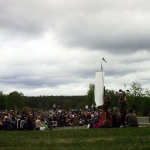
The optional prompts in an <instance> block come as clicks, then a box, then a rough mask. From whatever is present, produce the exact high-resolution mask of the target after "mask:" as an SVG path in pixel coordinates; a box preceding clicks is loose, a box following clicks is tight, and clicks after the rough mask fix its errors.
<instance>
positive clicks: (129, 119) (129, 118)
mask: <svg viewBox="0 0 150 150" xmlns="http://www.w3.org/2000/svg"><path fill="white" fill-rule="evenodd" d="M125 121H126V125H127V126H128V127H138V120H137V116H136V114H135V113H134V112H133V109H132V108H130V109H129V110H128V114H127V115H126V116H125Z"/></svg>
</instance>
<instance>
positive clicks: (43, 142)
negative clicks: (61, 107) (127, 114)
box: [0, 127, 150, 150]
mask: <svg viewBox="0 0 150 150" xmlns="http://www.w3.org/2000/svg"><path fill="white" fill-rule="evenodd" d="M149 149H150V127H133V128H99V129H68V130H65V129H64V130H59V129H54V130H44V131H0V150H149Z"/></svg>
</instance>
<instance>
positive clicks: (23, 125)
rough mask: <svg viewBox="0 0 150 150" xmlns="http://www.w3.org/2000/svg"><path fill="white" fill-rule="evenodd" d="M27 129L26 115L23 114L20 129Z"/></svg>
mask: <svg viewBox="0 0 150 150" xmlns="http://www.w3.org/2000/svg"><path fill="white" fill-rule="evenodd" d="M25 129H26V121H25V118H24V116H22V117H21V118H20V130H25Z"/></svg>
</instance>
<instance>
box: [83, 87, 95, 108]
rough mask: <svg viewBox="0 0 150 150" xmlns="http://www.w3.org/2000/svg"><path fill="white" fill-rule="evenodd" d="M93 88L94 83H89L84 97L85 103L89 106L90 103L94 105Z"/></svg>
mask: <svg viewBox="0 0 150 150" xmlns="http://www.w3.org/2000/svg"><path fill="white" fill-rule="evenodd" d="M94 89H95V86H94V84H90V85H89V89H88V92H87V95H86V97H85V105H88V106H89V107H91V106H92V104H94V105H95V100H94Z"/></svg>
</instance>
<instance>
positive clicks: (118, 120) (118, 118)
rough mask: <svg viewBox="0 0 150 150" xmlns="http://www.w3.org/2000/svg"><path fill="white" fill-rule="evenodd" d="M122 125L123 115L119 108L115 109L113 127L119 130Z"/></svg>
mask: <svg viewBox="0 0 150 150" xmlns="http://www.w3.org/2000/svg"><path fill="white" fill-rule="evenodd" d="M120 125H121V114H120V111H119V109H118V107H114V108H113V114H112V127H114V128H117V127H120Z"/></svg>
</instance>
